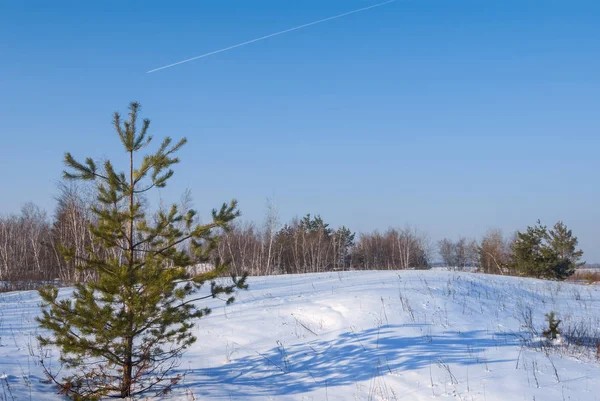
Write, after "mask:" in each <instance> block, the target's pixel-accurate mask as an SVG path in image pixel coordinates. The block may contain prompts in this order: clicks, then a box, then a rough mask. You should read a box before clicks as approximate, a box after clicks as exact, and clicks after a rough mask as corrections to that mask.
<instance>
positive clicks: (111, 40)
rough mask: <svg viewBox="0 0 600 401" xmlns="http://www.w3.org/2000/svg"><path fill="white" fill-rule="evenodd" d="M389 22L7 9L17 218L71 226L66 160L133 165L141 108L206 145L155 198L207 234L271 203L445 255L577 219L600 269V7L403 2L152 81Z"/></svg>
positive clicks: (170, 7)
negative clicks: (411, 233)
mask: <svg viewBox="0 0 600 401" xmlns="http://www.w3.org/2000/svg"><path fill="white" fill-rule="evenodd" d="M375 3H377V1H371V0H369V1H367V0H344V1H341V0H331V1H325V0H279V1H274V0H253V1H248V0H224V1H220V0H219V1H193V2H192V1H189V2H175V1H173V2H165V1H128V2H122V1H95V2H91V1H81V0H77V1H52V2H50V1H46V0H44V1H36V2H33V1H26V0H19V1H3V2H2V3H1V4H0V94H1V95H0V139H1V142H0V149H1V150H0V169H1V171H2V172H3V174H2V176H3V177H2V186H1V188H2V190H1V192H2V195H1V196H0V213H10V212H17V211H18V210H19V208H20V205H21V204H22V203H24V202H26V201H33V202H35V203H37V204H38V205H40V206H42V207H44V208H45V209H47V210H48V211H49V212H52V210H53V208H54V200H53V196H54V195H55V194H56V183H57V181H58V180H59V178H60V172H61V169H62V155H63V153H64V152H65V151H71V152H72V153H73V154H74V155H75V156H78V157H84V156H94V157H98V158H100V157H103V156H108V157H111V158H113V159H115V158H118V157H120V156H123V154H122V153H120V149H119V143H118V140H117V138H116V136H115V134H114V132H113V130H112V127H111V125H110V121H111V116H112V112H113V111H115V110H119V111H121V112H123V113H125V112H126V107H127V105H128V103H129V102H130V101H132V100H137V101H139V102H141V103H142V105H143V115H144V116H147V117H149V118H150V119H151V120H152V126H151V131H152V133H153V134H154V135H155V136H156V137H162V136H165V135H169V136H172V137H174V138H179V137H182V136H186V137H188V139H189V144H188V145H187V146H186V148H185V149H184V150H183V151H182V152H181V158H182V163H181V164H180V165H179V166H178V167H177V169H176V175H175V177H174V179H173V181H172V182H171V185H170V186H168V187H167V188H166V189H164V190H162V191H161V192H160V194H158V193H156V194H154V196H159V195H160V196H161V197H162V198H164V199H166V200H176V199H178V198H179V194H180V193H181V192H182V191H183V190H184V189H185V188H190V189H191V190H192V192H193V194H194V198H195V205H196V207H197V208H198V209H199V210H200V211H201V212H203V214H204V215H206V212H207V211H208V210H209V209H210V208H212V207H214V206H218V205H219V204H220V203H221V202H222V201H225V200H228V199H230V198H233V197H235V198H237V199H238V200H239V201H240V205H241V209H242V212H243V214H244V218H245V219H250V220H262V218H263V216H264V211H265V199H266V198H267V197H271V198H273V199H274V200H275V202H276V203H277V204H278V207H279V210H280V215H281V219H282V220H283V221H286V220H288V219H289V218H291V217H293V216H295V215H303V214H305V213H308V212H310V213H320V214H321V215H322V216H323V217H324V218H325V220H326V221H328V222H330V223H331V225H333V226H337V225H341V224H346V225H348V226H349V227H350V228H351V229H353V230H355V231H357V232H360V231H366V230H372V229H374V228H379V229H386V228H387V227H389V226H404V225H405V224H407V223H408V224H413V225H415V226H417V227H418V228H420V229H422V230H424V231H426V232H428V233H429V235H430V236H431V238H432V239H433V240H438V239H440V238H442V237H452V238H456V237H457V236H458V235H459V234H462V235H464V236H468V237H479V236H480V235H482V234H483V233H484V232H485V230H486V229H487V228H489V227H498V228H501V229H503V230H504V231H505V233H512V232H513V231H514V230H516V229H522V228H524V227H526V226H527V225H528V224H533V223H535V221H536V220H537V219H538V218H540V219H542V222H544V223H546V224H548V225H551V224H553V223H554V222H555V221H557V220H559V219H560V220H563V221H565V222H566V223H567V225H568V226H569V227H571V228H572V229H573V231H574V233H575V234H576V235H578V236H579V239H580V245H581V246H582V248H583V250H584V251H585V252H586V257H585V259H587V260H588V261H590V262H594V261H600V207H599V199H600V180H599V173H600V158H599V150H600V4H599V2H598V1H577V0H574V1H552V0H545V1H537V0H504V1H481V0H471V1H466V0H454V1H448V0H410V1H401V0H399V1H397V2H395V3H392V4H389V5H386V6H383V7H380V8H375V9H372V10H369V11H365V12H362V13H358V14H354V15H350V16H347V17H344V18H340V19H336V20H333V21H329V22H327V23H324V24H321V25H316V26H312V27H309V28H306V29H304V30H299V31H295V32H291V33H289V34H286V35H281V36H278V37H274V38H271V39H268V40H265V41H262V42H258V43H254V44H252V45H248V46H245V47H241V48H238V49H235V50H232V51H229V52H225V53H221V54H218V55H215V56H212V57H208V58H205V59H202V60H198V61H194V62H190V63H187V64H184V65H180V66H177V67H173V68H171V69H167V70H163V71H159V72H156V73H153V74H146V71H148V70H149V69H152V68H156V67H160V66H162V65H165V64H169V63H172V62H176V61H179V60H182V59H186V58H189V57H193V56H196V55H199V54H202V53H206V52H209V51H212V50H217V49H220V48H223V47H226V46H230V45H233V44H236V43H239V42H243V41H246V40H249V39H253V38H255V37H259V36H262V35H267V34H269V33H272V32H276V31H279V30H283V29H287V28H290V27H293V26H296V25H300V24H303V23H307V22H311V21H314V20H317V19H321V18H325V17H328V16H332V15H335V14H338V13H342V12H345V11H349V10H352V9H355V8H360V7H365V6H368V5H371V4H375Z"/></svg>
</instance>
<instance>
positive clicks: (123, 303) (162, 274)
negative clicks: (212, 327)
mask: <svg viewBox="0 0 600 401" xmlns="http://www.w3.org/2000/svg"><path fill="white" fill-rule="evenodd" d="M139 109H140V106H139V104H138V103H135V102H134V103H131V105H130V108H129V120H128V121H124V122H122V121H121V117H120V115H119V114H118V113H115V115H114V120H113V124H114V127H115V129H116V131H117V133H118V136H119V138H120V140H121V143H122V145H123V147H124V148H125V151H126V153H127V159H128V162H129V163H128V169H127V172H126V173H125V172H117V171H116V170H115V169H114V167H113V164H112V163H111V162H110V161H106V162H105V163H104V165H103V167H102V168H99V167H97V166H96V163H95V162H94V160H93V159H92V158H87V159H86V160H85V162H84V163H81V162H78V161H76V160H75V159H74V158H73V156H71V154H70V153H67V154H66V155H65V164H66V166H67V168H68V169H67V171H65V172H64V176H65V177H66V178H68V179H74V180H89V181H93V182H95V183H96V184H97V186H96V195H97V201H98V202H97V204H98V206H94V207H93V208H92V211H93V213H94V214H95V216H96V218H97V219H96V220H97V223H96V224H95V225H93V226H91V227H90V229H91V231H92V233H93V237H94V242H95V245H97V246H98V247H101V248H102V249H104V250H105V251H106V252H103V253H102V255H98V254H95V253H93V252H92V250H91V248H90V249H88V251H87V253H86V254H85V255H84V256H81V255H80V254H78V255H75V252H74V250H73V249H72V248H68V247H66V246H65V247H63V248H62V252H63V254H64V256H65V258H67V259H69V258H73V257H75V258H78V259H80V262H79V263H78V265H79V266H81V267H80V268H81V269H84V270H89V271H92V272H93V273H95V276H96V277H97V280H95V281H94V282H88V283H83V284H78V285H77V286H76V287H75V290H74V293H73V295H72V299H69V298H66V299H65V298H63V297H59V292H58V289H57V288H55V287H50V286H48V287H44V288H42V289H40V291H39V292H40V296H41V297H42V299H43V302H44V304H43V312H42V316H41V317H40V318H38V321H39V323H40V326H41V327H42V328H43V329H46V330H48V332H49V334H50V335H48V336H42V337H40V341H41V344H42V345H54V346H56V347H57V348H58V349H59V350H60V352H61V362H62V363H63V364H64V365H65V366H66V367H67V368H68V372H69V373H68V376H66V377H62V378H59V377H56V376H55V375H53V373H52V372H49V370H47V372H48V373H49V375H50V376H51V377H52V379H53V380H54V381H55V382H56V383H57V384H58V385H59V386H60V387H61V392H62V393H64V394H69V395H71V396H73V397H75V398H83V399H96V398H100V397H103V396H113V397H115V396H116V397H121V398H125V397H129V396H133V395H136V394H139V393H141V392H143V391H145V390H148V389H150V388H155V389H156V388H160V387H163V389H164V388H169V386H170V385H171V384H172V383H174V382H175V381H176V379H175V380H174V381H172V380H166V375H167V373H168V372H169V371H170V370H171V368H172V367H174V366H175V364H176V362H177V359H178V357H179V356H180V355H181V354H182V352H183V350H184V349H185V348H187V347H188V346H190V345H191V344H192V343H193V342H194V341H195V338H194V337H193V336H192V335H191V328H192V327H193V324H194V323H193V321H194V319H197V318H200V317H202V316H205V315H207V314H208V313H210V309H209V308H206V307H204V308H202V307H200V306H199V305H198V301H200V300H201V299H206V298H211V297H212V298H215V297H219V295H222V296H225V298H226V299H225V300H226V302H227V303H230V302H233V300H234V298H233V294H234V292H235V291H236V290H238V289H244V288H246V284H245V280H246V276H245V275H243V276H242V277H241V278H236V277H232V281H231V282H220V281H218V280H216V279H217V278H218V277H219V276H221V275H223V274H224V273H225V272H226V269H227V267H226V265H224V264H222V263H217V264H216V267H215V269H214V270H212V271H210V272H208V273H205V274H202V275H198V276H194V277H191V276H190V274H189V273H188V271H189V267H190V266H193V265H194V264H196V263H200V262H203V261H206V260H208V257H209V255H210V254H211V253H212V251H213V250H214V249H215V246H216V244H217V241H218V240H219V238H220V233H221V232H223V230H227V229H228V227H229V224H230V223H231V222H232V220H234V219H235V218H236V217H237V216H238V215H239V212H238V210H237V203H236V201H232V202H231V203H229V204H223V206H222V207H221V208H220V209H219V210H213V212H212V222H210V223H208V224H198V223H197V222H196V220H197V218H196V213H195V212H194V211H193V210H188V211H182V210H180V209H179V208H178V207H177V206H176V205H173V206H171V208H170V209H168V210H160V211H158V212H157V213H156V214H155V215H154V216H151V217H149V216H148V213H149V211H148V209H147V207H146V205H145V204H146V202H145V201H144V200H143V196H144V193H146V192H147V191H149V190H150V189H152V188H163V187H165V185H166V184H167V181H168V180H169V178H171V176H172V175H173V170H171V167H172V166H173V165H174V164H176V163H178V162H179V159H178V158H177V157H175V156H174V154H175V153H176V152H177V151H178V150H179V149H180V148H181V147H182V146H183V145H184V144H185V142H186V140H185V139H182V140H180V141H179V142H177V143H173V142H172V141H171V139H170V138H165V139H164V141H163V142H162V144H161V145H160V147H159V148H158V150H157V151H156V152H155V153H151V154H148V155H145V156H143V157H142V158H141V160H140V164H139V167H138V168H136V167H135V165H134V161H135V160H134V159H135V158H136V157H137V154H138V153H139V152H140V151H141V150H142V149H144V148H145V147H147V146H148V145H149V144H150V142H151V140H152V137H151V136H149V135H147V131H148V127H149V125H150V121H149V120H147V119H145V120H143V122H142V124H141V127H139V131H138V125H137V124H138V111H139ZM186 244H189V246H187V247H186V246H185V245H186ZM205 283H210V292H209V293H208V294H206V295H203V296H198V295H197V296H194V294H195V293H196V292H197V291H198V290H199V289H200V287H201V286H202V285H203V284H205ZM165 383H166V384H165Z"/></svg>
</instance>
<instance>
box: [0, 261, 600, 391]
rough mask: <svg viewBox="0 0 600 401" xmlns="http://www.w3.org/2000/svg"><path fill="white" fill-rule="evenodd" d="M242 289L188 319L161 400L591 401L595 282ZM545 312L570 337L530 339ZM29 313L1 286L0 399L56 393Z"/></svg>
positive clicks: (440, 277) (309, 277)
mask: <svg viewBox="0 0 600 401" xmlns="http://www.w3.org/2000/svg"><path fill="white" fill-rule="evenodd" d="M249 284H250V289H249V290H248V291H246V292H242V293H240V294H239V295H238V297H237V301H236V303H234V304H233V305H230V306H227V307H224V306H223V304H222V303H218V302H214V306H215V308H214V310H213V313H212V315H210V316H208V317H207V318H204V319H201V320H199V321H198V326H197V329H196V330H195V335H196V336H197V338H198V341H197V342H196V343H195V344H194V345H193V347H192V348H191V349H189V350H188V352H187V353H186V354H185V355H184V357H183V358H182V359H181V363H180V365H179V367H178V368H177V371H176V372H175V373H176V374H180V375H181V381H180V383H179V384H178V385H177V386H176V387H174V390H173V392H172V393H171V394H168V395H166V396H164V397H165V398H169V399H174V400H198V401H200V400H297V401H300V400H331V401H333V400H357V401H358V400H431V399H452V398H455V399H458V400H465V401H466V400H470V401H476V400H481V401H495V400H514V401H517V400H527V401H532V400H537V401H555V400H573V401H575V400H580V401H592V400H593V401H595V400H600V360H598V359H597V354H596V352H597V350H596V344H595V339H597V338H600V287H599V286H589V285H579V284H568V283H556V282H548V281H541V280H535V279H520V278H514V277H501V276H487V275H482V274H469V273H454V272H445V271H398V272H396V271H386V272H382V271H379V272H374V271H369V272H341V273H324V274H306V275H288V276H271V277H251V278H250V280H249ZM69 292H70V290H69V289H64V290H62V291H61V294H62V295H63V296H68V295H69ZM550 311H556V312H557V315H558V317H559V318H560V319H562V321H563V322H562V324H561V326H560V327H562V328H563V331H564V334H565V335H569V336H570V341H566V340H564V339H563V341H562V342H561V341H557V342H555V343H554V344H549V343H547V342H545V341H543V340H540V334H539V333H541V331H542V330H543V329H544V328H545V327H546V326H547V323H546V322H545V320H544V314H545V313H548V312H550ZM38 312H39V298H38V296H37V293H36V292H35V291H23V292H13V293H5V294H0V387H1V389H0V401H23V400H57V399H61V398H63V396H60V395H57V394H56V390H55V388H54V386H52V385H51V384H47V383H46V380H45V376H44V373H43V370H42V367H41V366H40V362H39V360H40V356H42V357H44V358H45V360H46V363H47V364H49V363H50V361H51V360H52V359H53V358H54V362H52V363H53V365H52V366H54V367H55V368H57V367H58V365H57V362H56V360H55V358H56V354H55V353H53V351H52V350H40V349H39V347H38V346H37V341H36V340H35V337H36V335H37V334H39V331H38V329H37V324H36V322H35V320H34V318H35V316H36V315H37V314H38ZM149 396H151V394H150V395H149Z"/></svg>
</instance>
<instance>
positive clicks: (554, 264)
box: [511, 221, 583, 280]
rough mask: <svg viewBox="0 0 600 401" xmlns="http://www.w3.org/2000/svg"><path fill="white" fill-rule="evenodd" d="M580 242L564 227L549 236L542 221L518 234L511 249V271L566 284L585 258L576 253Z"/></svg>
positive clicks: (580, 252)
mask: <svg viewBox="0 0 600 401" xmlns="http://www.w3.org/2000/svg"><path fill="white" fill-rule="evenodd" d="M576 244H577V238H576V237H572V234H571V232H570V230H567V229H566V227H565V226H564V225H562V223H557V224H556V225H555V226H554V230H551V231H550V233H548V230H547V228H546V226H543V225H542V224H541V223H540V222H539V221H538V222H537V224H536V225H535V226H533V227H527V231H526V232H523V233H522V232H518V233H517V238H516V240H515V241H514V242H513V244H512V245H511V249H512V251H513V254H512V268H513V269H514V270H515V271H518V272H520V273H521V274H524V275H527V276H532V277H538V278H545V279H554V280H564V279H566V278H567V277H569V276H570V275H572V274H573V273H574V272H575V267H576V266H577V260H579V258H580V257H581V255H582V254H583V252H582V251H575V246H576Z"/></svg>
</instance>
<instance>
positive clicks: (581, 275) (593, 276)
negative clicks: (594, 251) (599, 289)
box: [569, 270, 600, 284]
mask: <svg viewBox="0 0 600 401" xmlns="http://www.w3.org/2000/svg"><path fill="white" fill-rule="evenodd" d="M569 280H570V281H585V282H587V283H588V284H594V283H598V282H600V271H590V270H578V271H576V272H575V273H574V274H573V275H572V276H571V277H569Z"/></svg>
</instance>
